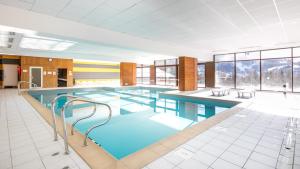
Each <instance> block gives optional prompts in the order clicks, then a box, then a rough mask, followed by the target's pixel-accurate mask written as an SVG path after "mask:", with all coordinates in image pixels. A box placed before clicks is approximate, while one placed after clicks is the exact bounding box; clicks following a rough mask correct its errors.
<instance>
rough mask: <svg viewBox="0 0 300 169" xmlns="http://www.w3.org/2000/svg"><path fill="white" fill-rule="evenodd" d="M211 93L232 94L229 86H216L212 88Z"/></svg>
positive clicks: (218, 94)
mask: <svg viewBox="0 0 300 169" xmlns="http://www.w3.org/2000/svg"><path fill="white" fill-rule="evenodd" d="M211 93H212V95H213V96H225V95H229V94H230V89H229V88H214V89H211Z"/></svg>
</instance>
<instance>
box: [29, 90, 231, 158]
mask: <svg viewBox="0 0 300 169" xmlns="http://www.w3.org/2000/svg"><path fill="white" fill-rule="evenodd" d="M169 90H171V89H166V88H148V87H125V88H108V87H105V88H90V89H86V88H82V89H60V90H41V91H30V92H29V94H30V95H31V96H33V97H34V98H35V99H36V100H38V101H39V102H40V103H42V104H43V105H45V106H46V107H47V108H49V109H50V107H51V103H50V102H51V100H52V99H53V98H55V97H56V96H58V95H61V94H71V95H74V96H80V97H83V98H89V99H93V100H96V101H100V102H103V103H106V104H108V105H110V106H111V108H112V114H113V116H112V119H111V120H110V121H109V123H107V124H106V125H104V126H101V127H98V128H96V129H95V130H93V131H92V132H91V133H90V134H89V138H90V139H92V140H93V141H94V142H95V143H97V144H98V145H101V147H102V148H103V149H104V150H106V151H107V152H109V153H110V154H111V155H112V156H114V157H115V158H116V159H122V158H123V157H126V156H128V155H130V154H132V153H134V152H137V151H139V150H141V149H143V148H145V147H147V146H149V145H151V144H154V143H156V142H157V141H160V140H162V139H164V138H167V137H168V136H171V135H173V134H175V133H177V132H178V131H181V130H183V129H185V128H188V127H189V126H192V125H194V124H197V123H199V122H201V121H203V120H205V119H207V118H209V117H212V116H214V115H216V114H218V113H220V112H222V111H225V110H227V109H229V108H231V107H233V106H235V105H236V104H237V103H234V102H224V101H217V100H208V99H193V98H186V97H180V96H176V97H174V96H172V97H169V96H167V95H164V96H160V93H161V92H166V91H169ZM67 100H68V99H67V98H66V97H62V98H61V99H59V100H58V101H57V107H56V108H55V109H56V114H58V115H59V114H60V110H61V108H62V106H63V105H64V104H65V102H66V101H67ZM99 107H100V106H99ZM79 108H80V109H79ZM91 111H92V109H91V107H90V105H89V104H79V105H78V104H76V105H73V106H71V107H70V108H69V109H68V110H67V111H66V114H65V118H66V121H67V122H68V123H70V124H71V123H72V122H74V121H76V120H77V119H78V118H80V117H83V116H86V115H87V114H90V113H91ZM107 113H108V112H107V110H106V109H105V108H104V107H103V109H102V108H100V109H98V111H97V112H96V114H95V115H94V116H93V117H91V118H89V119H86V120H82V121H80V122H79V123H78V124H77V125H76V126H75V130H77V131H79V132H80V133H82V134H84V133H85V131H86V130H87V129H88V128H90V127H91V126H93V125H94V124H97V123H99V122H101V121H104V120H105V119H106V117H107ZM68 132H69V131H68Z"/></svg>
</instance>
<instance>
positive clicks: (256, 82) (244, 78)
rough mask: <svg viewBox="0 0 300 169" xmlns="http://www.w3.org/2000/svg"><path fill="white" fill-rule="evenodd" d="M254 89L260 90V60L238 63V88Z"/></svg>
mask: <svg viewBox="0 0 300 169" xmlns="http://www.w3.org/2000/svg"><path fill="white" fill-rule="evenodd" d="M244 87H253V88H255V89H258V90H259V89H260V63H259V60H246V61H237V62H236V88H244Z"/></svg>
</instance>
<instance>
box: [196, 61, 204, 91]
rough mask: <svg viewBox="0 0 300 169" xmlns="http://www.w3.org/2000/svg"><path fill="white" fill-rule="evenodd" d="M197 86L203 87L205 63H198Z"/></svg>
mask: <svg viewBox="0 0 300 169" xmlns="http://www.w3.org/2000/svg"><path fill="white" fill-rule="evenodd" d="M197 81H198V87H205V64H198V76H197Z"/></svg>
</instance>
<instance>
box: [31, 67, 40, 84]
mask: <svg viewBox="0 0 300 169" xmlns="http://www.w3.org/2000/svg"><path fill="white" fill-rule="evenodd" d="M29 81H30V83H31V86H30V88H34V87H37V88H42V87H43V68H42V67H30V76H29Z"/></svg>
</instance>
